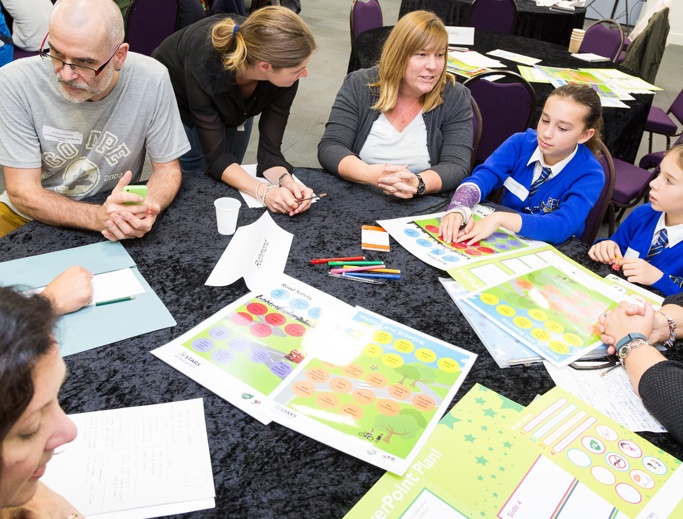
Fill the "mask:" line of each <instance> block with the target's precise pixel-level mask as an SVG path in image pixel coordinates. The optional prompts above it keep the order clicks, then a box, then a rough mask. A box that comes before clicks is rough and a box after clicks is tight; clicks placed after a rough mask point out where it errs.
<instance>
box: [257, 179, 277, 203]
mask: <svg viewBox="0 0 683 519" xmlns="http://www.w3.org/2000/svg"><path fill="white" fill-rule="evenodd" d="M261 186H267V187H266V189H264V191H263V193H262V194H261V195H260V196H259V194H258V191H259V188H260V187H261ZM275 188H277V186H276V185H275V184H262V183H260V182H259V185H258V186H256V192H255V193H254V197H255V198H256V199H257V200H258V201H259V202H261V204H263V207H268V206H267V205H266V195H267V194H268V193H269V192H270V191H272V190H273V189H275Z"/></svg>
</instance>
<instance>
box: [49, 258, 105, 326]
mask: <svg viewBox="0 0 683 519" xmlns="http://www.w3.org/2000/svg"><path fill="white" fill-rule="evenodd" d="M92 278H93V274H92V272H90V271H89V270H86V269H84V268H83V267H80V266H77V265H76V266H73V267H69V268H68V269H66V270H65V271H64V272H62V273H61V274H60V275H59V276H57V277H56V278H55V279H53V280H52V282H51V283H50V284H49V285H47V286H46V287H45V290H43V292H42V295H43V296H44V297H47V298H48V299H49V300H50V302H51V303H52V308H53V309H54V311H55V313H57V314H58V315H64V314H68V313H71V312H75V311H76V310H79V309H81V308H83V307H84V306H86V305H88V304H90V302H91V301H92V297H93V289H92Z"/></svg>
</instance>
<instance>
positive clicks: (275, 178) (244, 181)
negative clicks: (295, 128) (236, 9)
mask: <svg viewBox="0 0 683 519" xmlns="http://www.w3.org/2000/svg"><path fill="white" fill-rule="evenodd" d="M315 48H316V43H315V40H314V38H313V35H312V34H311V31H310V30H309V29H308V27H307V26H306V24H305V23H304V22H303V20H301V18H300V17H299V16H297V15H296V14H294V13H293V12H292V11H290V10H289V9H287V8H284V7H265V8H263V9H259V10H257V11H255V12H254V13H253V14H252V15H251V16H249V17H248V18H246V19H244V17H242V16H237V15H229V16H225V15H216V16H211V17H209V18H206V19H205V20H201V21H199V22H197V23H195V24H192V25H190V26H189V27H186V28H185V29H182V30H180V31H178V32H176V33H174V34H173V35H171V36H170V37H168V38H167V39H166V40H164V42H163V43H162V44H161V45H160V46H159V47H158V48H157V49H156V50H155V51H154V53H153V56H154V57H155V58H156V59H157V60H159V61H160V62H161V63H163V64H164V65H166V67H167V68H168V70H169V74H170V77H171V82H172V84H173V90H174V91H175V95H176V100H177V101H178V107H179V109H180V116H181V118H182V120H183V124H184V125H185V130H186V132H187V136H188V139H189V140H190V143H191V144H192V150H191V151H189V152H188V153H187V154H186V155H184V156H183V157H181V160H180V161H181V165H182V169H183V172H184V173H197V172H204V171H208V174H209V175H210V176H211V177H213V178H215V179H216V180H221V181H223V182H225V183H226V184H228V185H230V186H232V187H235V188H237V189H239V190H240V191H244V192H246V193H250V194H253V195H254V196H256V198H258V199H259V200H261V201H262V202H263V203H264V205H265V206H266V207H267V208H268V209H269V210H270V211H273V212H279V213H286V214H289V215H290V216H294V215H295V214H298V213H301V212H303V211H305V210H307V209H308V208H309V207H310V200H306V199H308V198H310V197H311V196H312V195H313V191H312V190H311V189H309V188H307V187H305V186H303V185H302V184H297V183H296V182H294V180H293V178H292V175H291V173H292V169H293V168H292V165H291V164H289V163H288V162H287V161H286V160H285V158H284V156H283V155H282V151H281V149H280V148H281V145H282V136H283V134H284V131H285V127H286V125H287V118H288V117H289V110H290V107H291V106H292V102H293V101H294V97H295V96H296V91H297V87H298V80H299V78H301V77H306V76H307V75H308V71H307V66H308V63H309V61H310V59H311V55H312V53H313V51H314V50H315ZM258 114H261V117H260V120H259V145H258V152H257V160H258V170H257V174H258V175H259V176H263V177H265V178H266V180H268V182H269V183H267V184H263V183H262V182H260V181H258V180H256V179H254V178H253V177H251V176H250V175H249V174H248V173H247V172H246V171H245V170H244V169H243V168H242V167H241V165H240V164H241V162H242V159H243V158H244V154H245V152H246V149H247V145H248V144H249V136H250V134H251V126H252V118H253V117H254V116H255V115H258Z"/></svg>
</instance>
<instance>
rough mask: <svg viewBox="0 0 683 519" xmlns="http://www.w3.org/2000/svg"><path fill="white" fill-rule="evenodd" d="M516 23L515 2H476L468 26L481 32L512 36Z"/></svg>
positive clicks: (496, 0) (489, 0) (486, 0)
mask: <svg viewBox="0 0 683 519" xmlns="http://www.w3.org/2000/svg"><path fill="white" fill-rule="evenodd" d="M516 23H517V4H515V0H474V3H473V4H472V10H471V12H470V21H469V23H468V25H469V26H470V27H474V28H475V29H479V30H480V31H485V32H493V33H496V34H512V32H513V31H514V30H515V24H516Z"/></svg>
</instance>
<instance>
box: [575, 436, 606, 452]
mask: <svg viewBox="0 0 683 519" xmlns="http://www.w3.org/2000/svg"><path fill="white" fill-rule="evenodd" d="M581 445H583V448H584V449H586V450H587V451H589V452H592V453H593V454H602V453H603V452H605V444H604V443H602V442H601V441H600V440H598V439H597V438H595V437H594V436H584V437H583V438H581Z"/></svg>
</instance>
